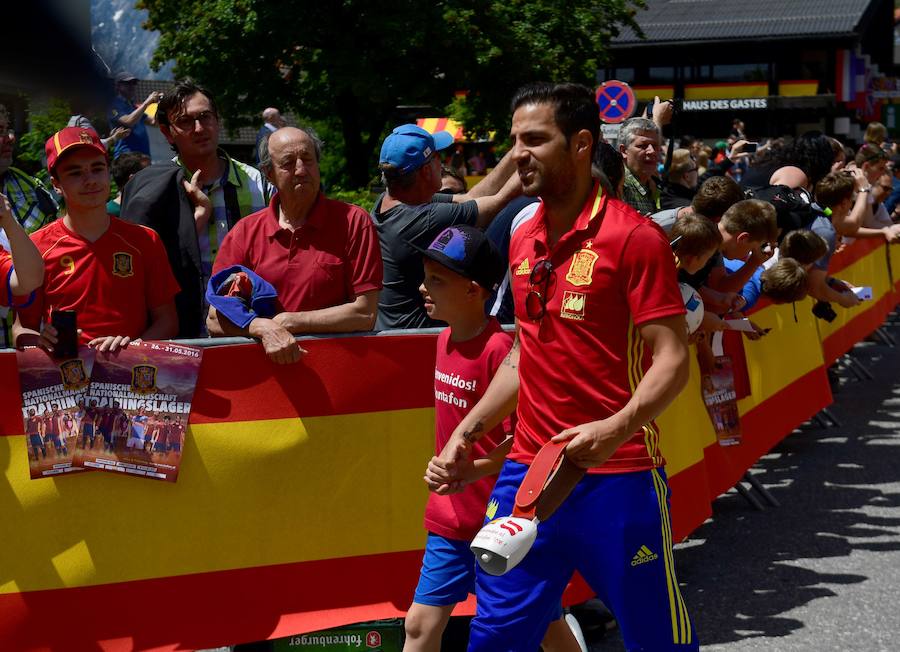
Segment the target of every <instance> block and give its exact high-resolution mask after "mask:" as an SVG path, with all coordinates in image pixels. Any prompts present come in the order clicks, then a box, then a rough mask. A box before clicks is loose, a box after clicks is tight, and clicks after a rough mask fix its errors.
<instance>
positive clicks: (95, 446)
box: [73, 342, 203, 482]
mask: <svg viewBox="0 0 900 652" xmlns="http://www.w3.org/2000/svg"><path fill="white" fill-rule="evenodd" d="M202 356H203V350H202V349H200V348H197V347H194V346H184V345H181V344H172V343H170V342H139V343H137V344H131V345H130V346H128V347H127V348H125V349H122V350H120V351H118V352H116V353H115V354H107V355H105V354H102V353H101V354H98V355H97V359H96V360H95V362H94V369H93V373H92V375H91V386H90V390H89V392H88V394H87V396H86V397H85V402H86V403H85V408H84V410H85V414H86V416H87V418H88V419H90V420H92V422H93V427H92V428H91V431H92V433H93V436H92V437H90V438H88V437H82V438H81V439H79V442H78V443H79V445H78V446H77V447H76V449H75V455H74V460H73V464H74V465H75V466H78V467H84V468H89V469H98V470H101V471H109V472H112V473H122V474H127V475H132V476H137V477H143V478H150V479H153V480H162V481H166V482H175V481H176V480H177V479H178V471H179V469H180V468H181V453H182V450H183V448H184V433H185V430H186V428H187V423H188V417H189V416H190V413H191V401H192V399H193V397H194V387H195V386H196V384H197V374H198V373H199V371H200V362H201V360H202Z"/></svg>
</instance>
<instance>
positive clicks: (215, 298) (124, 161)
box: [0, 72, 900, 362]
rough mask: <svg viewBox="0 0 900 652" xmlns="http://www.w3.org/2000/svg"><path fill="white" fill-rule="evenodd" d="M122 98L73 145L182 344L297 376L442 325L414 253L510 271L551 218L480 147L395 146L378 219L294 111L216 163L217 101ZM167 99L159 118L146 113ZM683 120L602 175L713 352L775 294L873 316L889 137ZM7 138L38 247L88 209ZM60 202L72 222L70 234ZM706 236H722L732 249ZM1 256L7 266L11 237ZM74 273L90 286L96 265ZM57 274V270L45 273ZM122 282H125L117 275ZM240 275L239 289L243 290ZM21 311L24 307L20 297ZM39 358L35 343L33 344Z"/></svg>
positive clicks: (633, 123) (4, 116) (1, 157)
mask: <svg viewBox="0 0 900 652" xmlns="http://www.w3.org/2000/svg"><path fill="white" fill-rule="evenodd" d="M114 81H115V87H116V90H117V95H116V99H115V103H114V106H113V108H112V110H111V112H110V123H109V132H110V134H113V133H115V134H116V136H115V137H112V138H109V139H103V140H101V139H100V138H99V135H98V134H97V133H96V132H95V131H94V130H93V129H92V128H91V127H90V126H89V124H90V123H87V122H86V120H85V121H81V120H80V118H81V117H82V116H73V118H79V120H75V121H74V123H73V122H72V121H70V126H69V127H67V128H66V129H63V130H62V131H60V132H59V134H60V135H65V136H64V138H73V139H77V140H78V142H76V143H74V144H75V145H79V144H81V145H87V144H89V143H93V142H100V143H101V145H102V146H104V147H106V148H107V149H109V156H108V159H107V160H105V161H103V163H102V164H103V165H104V166H106V165H107V161H109V166H110V167H109V170H106V169H104V170H103V171H101V173H100V175H101V176H106V177H107V178H108V176H109V173H110V172H111V174H112V176H113V178H114V180H115V182H116V189H117V194H115V196H112V197H106V196H104V197H103V199H104V205H105V206H106V209H105V212H104V211H103V210H101V211H100V217H99V218H98V219H100V221H104V220H109V223H110V225H111V227H110V228H112V229H113V230H115V228H117V225H118V222H117V221H113V218H112V217H108V218H107V217H104V214H109V215H110V216H121V220H122V221H123V222H131V223H134V224H139V225H143V226H146V227H149V229H151V230H152V232H153V235H154V237H155V238H157V239H158V241H159V242H160V243H161V245H162V246H163V247H164V249H165V251H166V254H167V260H168V263H169V265H168V267H169V269H170V270H171V273H172V275H173V277H174V280H175V282H176V283H177V287H178V291H177V293H176V294H175V297H174V300H175V306H176V312H177V317H176V318H175V320H174V321H175V323H177V327H176V329H175V332H174V333H170V332H169V331H168V330H167V331H166V335H177V336H178V337H181V338H195V337H205V336H207V335H212V336H219V335H234V334H244V335H256V336H257V337H259V338H260V339H261V340H262V341H263V342H264V344H265V346H266V350H267V352H268V353H269V354H270V356H271V357H272V358H273V359H277V360H278V361H281V362H288V361H293V360H296V359H297V358H298V357H299V355H301V353H302V350H301V349H300V347H299V346H297V345H296V343H295V342H294V338H293V335H295V334H300V333H310V332H346V331H367V330H372V329H376V330H383V329H395V328H419V327H427V326H436V325H439V322H436V321H434V320H432V319H431V318H429V317H428V315H427V314H426V312H425V310H424V307H423V303H422V297H421V295H420V293H419V286H420V285H421V282H422V278H423V272H422V264H421V256H420V255H419V253H418V249H417V248H423V247H427V246H428V245H429V244H430V242H431V241H432V240H433V238H434V237H435V235H436V234H437V233H439V232H441V230H443V229H444V228H446V227H448V226H453V225H457V224H459V225H470V226H475V227H477V228H480V229H483V230H486V231H487V233H488V236H489V238H490V239H491V241H492V242H493V244H494V245H495V246H496V247H497V248H498V250H499V251H500V253H501V254H502V255H506V251H507V250H508V246H509V239H510V237H511V236H512V233H514V232H515V230H516V229H517V228H519V227H520V226H521V225H522V224H523V223H525V222H527V221H528V219H530V217H531V216H533V215H534V213H535V211H536V208H537V200H536V198H532V197H523V196H520V195H521V190H520V183H519V181H518V176H517V175H516V174H515V169H516V163H515V162H514V161H512V160H510V158H509V157H505V158H503V159H501V160H499V161H497V160H496V157H495V156H494V148H493V147H491V148H490V151H488V150H486V149H481V150H479V151H478V152H477V153H475V154H473V155H472V156H471V157H470V158H469V160H465V154H464V151H465V150H464V149H463V146H462V145H461V144H459V143H455V142H454V141H453V139H452V137H451V136H450V135H449V134H447V133H445V132H441V133H438V134H434V135H432V134H429V133H428V132H426V131H425V130H424V129H421V128H419V127H416V126H415V125H400V126H398V127H397V128H396V129H394V130H393V132H392V133H391V134H390V135H389V136H388V137H387V138H386V139H385V141H384V145H383V148H382V150H381V157H380V166H379V172H380V174H381V179H382V182H383V185H384V193H383V194H382V195H381V197H379V198H378V199H377V201H376V202H375V207H374V209H373V210H372V212H371V215H370V216H367V215H366V214H365V213H364V211H362V210H360V209H359V208H358V207H353V206H349V205H347V204H342V203H341V202H336V201H332V200H330V199H328V198H327V197H325V194H324V192H323V191H322V188H321V187H320V178H319V169H318V163H319V158H320V156H321V150H322V147H323V144H322V143H321V142H320V141H319V140H318V137H317V136H316V134H315V133H314V132H312V131H310V130H308V129H305V128H300V129H297V128H294V127H287V122H286V120H285V119H284V118H283V117H282V115H281V114H280V112H279V111H278V109H276V108H273V107H269V108H266V109H265V110H264V111H263V112H262V118H263V121H264V125H263V126H262V127H261V128H260V130H259V134H258V136H257V147H256V150H255V156H254V158H255V161H256V165H255V167H254V166H251V165H249V164H245V163H242V162H240V161H237V160H235V159H232V158H231V157H230V156H229V155H228V154H227V153H226V152H225V151H224V150H223V149H221V148H220V147H219V133H220V128H221V125H220V116H219V113H218V110H217V107H216V103H215V98H214V95H213V93H212V92H211V91H210V90H208V89H206V88H203V87H202V86H200V85H198V84H196V83H194V82H192V81H190V80H184V81H181V82H179V83H177V84H176V85H175V86H174V88H173V89H172V90H171V91H169V92H167V93H165V95H162V94H157V93H151V94H150V96H148V97H147V98H146V99H144V100H143V101H141V102H139V103H138V102H137V101H136V98H135V97H134V95H135V87H136V86H135V79H134V76H133V75H131V74H129V73H127V72H123V73H120V74H118V75H117V76H116V77H115V79H114ZM157 102H158V108H157V109H156V111H155V112H154V117H152V118H151V117H149V116H148V115H147V113H148V107H150V106H151V104H153V103H157ZM672 114H673V104H672V103H671V102H660V101H657V102H655V103H653V104H652V110H651V113H650V114H648V115H645V116H641V117H634V118H631V119H629V120H627V121H626V122H625V123H624V124H623V125H622V126H621V130H620V133H619V138H618V143H617V147H613V146H611V145H609V144H607V143H600V146H599V147H598V148H597V150H596V153H595V160H594V174H595V175H596V176H597V177H598V178H600V179H602V181H603V184H604V187H605V188H606V191H607V192H609V193H611V194H612V195H614V196H616V197H618V198H620V199H621V200H623V201H624V202H625V203H627V204H629V205H631V206H632V207H633V208H634V209H635V210H637V211H638V212H639V213H641V214H643V215H646V216H647V217H648V218H649V219H651V220H653V221H654V222H656V223H657V224H658V225H659V226H660V227H661V228H662V229H663V230H664V231H665V232H666V233H668V234H669V235H670V237H671V239H672V248H673V251H674V253H675V257H676V261H677V264H678V266H679V280H680V281H681V282H682V283H686V284H688V285H690V286H692V287H693V288H695V289H696V290H697V291H698V292H699V293H700V296H701V297H702V298H703V301H704V305H705V308H706V311H705V312H706V314H705V317H704V321H703V324H702V327H701V329H700V332H699V334H698V335H697V337H698V338H700V339H703V337H704V333H707V334H708V333H709V332H711V331H716V330H721V329H724V328H726V319H724V318H725V317H734V316H735V315H737V313H740V312H741V311H743V310H747V309H748V308H749V307H750V306H751V305H752V304H753V303H754V302H755V300H756V299H757V298H758V296H759V295H760V293H761V294H762V295H763V296H769V298H770V299H772V300H775V301H788V300H790V301H797V300H799V299H801V298H803V297H805V296H806V295H807V294H809V295H811V296H812V297H814V298H815V299H816V300H817V301H819V302H821V303H827V304H837V305H838V306H841V307H843V308H853V307H854V306H856V305H857V304H858V303H859V299H858V297H857V296H856V295H855V294H854V293H853V291H852V290H851V288H850V287H849V286H847V285H846V284H844V283H842V282H840V281H839V280H838V279H834V278H832V277H831V276H829V274H828V262H829V260H830V258H831V256H832V255H833V254H834V253H835V252H836V251H838V250H840V248H842V247H845V246H847V244H849V243H850V242H852V241H853V240H854V239H858V238H879V239H883V240H885V241H886V242H888V243H893V242H895V241H896V240H897V239H898V238H900V225H898V224H895V220H896V219H898V217H900V153H898V152H897V151H896V145H895V144H893V143H891V142H889V141H888V140H887V131H886V129H885V128H884V126H883V125H881V124H879V123H872V124H870V125H869V127H868V129H867V130H866V135H865V142H864V143H863V144H862V145H861V146H860V147H859V148H858V149H857V150H853V149H851V148H850V147H848V146H847V145H845V144H844V143H841V142H840V141H838V140H837V139H836V138H833V137H830V136H827V135H825V134H822V133H818V132H810V133H806V134H802V135H801V136H798V137H795V138H782V137H776V138H759V142H757V143H752V142H750V140H749V138H748V137H747V135H746V132H745V130H746V126H745V125H744V123H743V122H742V121H741V120H740V119H735V121H734V123H733V128H732V130H731V132H730V133H729V134H728V135H727V137H726V138H725V139H724V140H710V141H709V144H707V143H706V142H705V141H704V140H701V139H699V138H696V137H694V136H691V135H687V134H681V135H679V134H672V135H670V136H669V138H668V139H666V138H664V136H663V134H664V131H665V130H666V129H667V125H668V124H669V123H670V121H671V118H672ZM85 125H88V126H85ZM147 125H158V127H159V129H160V131H161V132H162V134H163V136H164V137H165V138H166V140H167V141H168V142H169V144H170V145H171V147H172V150H173V152H174V157H173V159H172V161H171V163H168V164H157V165H150V159H149V156H148V151H147V148H146V128H147ZM123 134H124V135H123ZM0 136H2V143H0V183H2V190H3V194H4V195H5V196H6V197H7V198H8V201H7V203H8V206H9V207H10V210H11V213H12V215H13V216H14V217H15V220H16V222H17V223H18V224H19V225H20V226H21V228H22V229H23V230H24V231H25V232H27V233H35V236H34V239H35V241H36V242H40V241H41V240H46V238H47V237H48V236H47V234H48V233H50V232H51V231H54V230H58V229H60V228H61V225H64V226H71V225H70V224H69V222H73V221H74V222H77V220H78V217H77V214H78V202H77V201H75V200H73V199H69V198H66V197H65V185H64V184H62V183H61V180H60V179H59V178H58V175H56V172H55V170H53V169H51V176H52V188H45V187H44V185H42V184H41V183H40V182H39V181H38V180H36V179H34V178H33V177H31V176H29V175H28V174H26V173H24V172H22V171H21V170H18V169H17V168H15V167H12V161H13V144H14V137H13V135H12V133H11V131H10V118H9V115H8V113H7V112H6V110H5V109H3V108H2V107H0ZM58 137H59V135H57V138H58ZM675 139H677V141H678V142H677V147H676V146H675V142H674V140H675ZM668 141H671V142H668ZM74 149H78V148H77V147H76V148H74ZM74 149H73V152H74ZM49 151H50V143H49V142H48V152H49ZM94 151H95V153H99V151H100V150H99V148H97V147H94ZM64 154H65V152H63V154H61V156H64ZM489 159H490V160H489ZM99 164H100V163H99V162H98V165H99ZM473 169H474V170H475V171H476V172H479V173H486V176H484V178H483V179H482V180H481V181H480V182H479V183H478V184H477V185H475V186H474V187H473V188H471V189H469V188H468V187H467V181H466V175H467V174H469V173H470V172H472V170H473ZM108 186H109V183H108V179H107V181H106V182H105V184H101V186H100V188H99V190H98V193H99V194H102V193H104V192H107V194H108ZM61 199H62V200H63V201H64V202H65V209H66V210H65V211H64V212H63V213H64V215H65V216H66V218H65V220H63V221H62V222H60V223H59V224H57V225H56V226H54V221H55V220H56V218H57V215H58V213H59V207H58V206H59V202H60V200H61ZM249 216H252V218H251V219H244V218H247V217H249ZM495 216H496V218H497V219H496V220H495ZM703 220H706V221H709V222H711V223H712V224H715V225H716V226H717V235H718V237H717V238H715V237H713V236H714V235H716V234H714V233H713V232H712V230H710V229H704V228H703V225H702V221H703ZM41 229H49V231H41ZM7 230H9V229H7ZM54 232H55V231H54ZM10 235H13V234H10ZM69 235H73V236H75V235H77V236H79V237H81V238H84V239H86V240H87V241H89V242H95V241H96V240H97V239H98V238H100V236H101V235H102V234H100V233H92V234H90V235H86V234H85V233H81V232H78V231H77V229H76V232H75V233H74V234H69ZM101 239H102V238H101ZM695 239H698V241H697V242H694V240H695ZM713 240H715V241H716V244H715V246H712V244H710V243H712V241H713ZM19 244H20V246H19V249H20V250H21V249H22V247H21V243H19ZM0 245H3V246H4V249H10V246H9V245H10V243H9V242H8V241H7V240H3V241H0ZM19 255H20V256H24V255H25V254H24V253H23V254H19ZM8 257H9V256H8V255H6V258H8ZM73 260H74V259H73ZM701 260H702V263H703V264H698V263H699V261H701ZM66 261H67V262H68V261H69V259H68V258H67V259H66ZM73 264H74V263H73ZM226 268H227V269H233V270H234V271H236V273H237V274H239V275H241V276H240V279H241V280H243V278H244V277H245V276H246V275H247V274H250V275H251V276H250V277H249V280H250V281H251V283H250V284H249V285H248V286H247V287H248V288H249V290H246V292H248V293H249V294H247V296H245V297H244V298H243V303H242V304H241V305H242V306H243V307H244V312H245V313H246V314H244V313H241V315H240V316H238V317H235V316H234V314H233V313H232V312H227V311H226V312H224V313H222V312H221V311H217V310H216V305H218V304H222V303H223V300H222V299H221V298H219V297H222V296H226V295H227V294H228V292H234V291H236V290H235V289H234V288H233V287H232V285H233V284H232V283H224V284H223V283H221V282H220V283H219V284H218V285H217V286H216V287H211V284H210V280H211V279H212V277H213V275H214V273H216V272H219V271H221V270H223V269H226ZM72 269H73V270H75V272H78V271H80V265H78V264H74V267H73V268H72ZM68 271H69V272H70V273H69V274H68V275H69V276H74V277H79V278H81V277H80V275H79V274H77V273H72V271H71V270H68ZM55 272H56V270H51V269H50V268H49V267H48V270H47V273H48V274H50V273H55ZM109 273H110V274H111V275H112V276H113V277H114V278H116V277H117V276H116V272H115V269H114V266H110V270H109ZM26 276H27V275H26ZM257 277H259V280H261V281H263V282H265V283H266V284H267V287H271V288H272V291H273V292H274V293H275V294H276V296H277V298H276V299H275V301H274V302H273V303H272V306H273V307H272V309H271V313H272V314H268V315H262V314H256V313H255V312H254V311H253V309H252V300H253V292H254V291H257V292H258V291H259V288H258V284H257V285H253V283H252V281H255V280H256V279H257ZM225 278H226V279H231V281H233V280H234V273H232V274H228V275H226V276H225ZM509 280H510V279H509V275H507V278H505V279H503V280H502V281H501V283H500V284H499V286H498V288H495V290H494V293H493V296H492V298H491V300H490V301H489V302H488V309H489V311H490V313H491V314H493V315H495V316H497V317H498V318H499V319H500V320H501V322H505V323H510V322H511V321H512V320H513V310H512V301H511V295H510V291H509V287H510V283H509ZM46 283H47V280H45V285H46ZM10 289H14V286H11V288H10ZM39 294H40V293H39ZM89 294H90V295H91V300H92V301H97V300H98V299H97V298H96V297H97V295H96V293H95V292H90V293H89ZM230 298H233V297H230ZM751 298H752V299H751ZM6 299H8V301H7V305H9V304H10V303H11V302H14V299H15V297H6ZM211 304H212V307H211ZM54 305H55V306H56V307H57V308H60V309H61V308H63V307H69V308H71V307H73V305H74V304H66V305H65V306H64V305H63V304H59V303H55V304H54ZM232 305H234V304H232ZM820 309H821V310H823V311H824V312H825V313H827V312H828V310H825V309H824V308H820ZM6 310H7V311H8V310H9V309H8V308H7V309H6ZM28 310H29V311H33V310H34V308H29V309H28ZM104 311H106V307H104V308H103V309H102V310H99V311H97V310H95V312H104ZM4 316H5V315H4ZM228 316H231V317H232V318H234V319H235V320H236V321H237V324H235V323H232V321H230V320H229V319H228ZM248 316H249V319H248ZM86 319H89V317H88V316H87V315H86V314H85V315H81V322H80V324H81V325H82V326H83V327H84V328H83V332H86V333H92V334H93V335H96V336H98V337H99V336H101V335H102V336H128V337H130V338H135V337H140V336H141V335H142V334H144V328H143V327H144V326H145V325H146V324H142V325H141V328H134V327H133V328H131V329H130V330H129V329H127V328H124V325H122V324H109V326H108V328H107V330H104V331H102V332H93V330H92V326H93V325H92V324H90V323H84V322H85V320H86ZM31 321H32V323H30V328H25V327H24V324H23V325H22V326H21V328H19V329H18V330H17V334H18V336H19V337H25V336H24V335H23V334H24V333H26V332H28V331H34V330H35V329H39V328H40V323H39V321H34V320H33V319H32V320H31ZM12 323H13V321H12V314H10V315H9V317H8V318H7V319H6V320H5V321H4V326H5V328H4V333H3V334H4V340H3V342H2V343H3V344H4V345H7V346H12V345H14V344H15V343H16V341H15V340H14V338H13V337H12V333H11V328H10V326H11V325H12ZM254 324H255V325H254ZM751 336H752V335H751ZM23 341H27V337H25V339H24V340H20V341H19V342H18V343H19V344H21V343H22V342H23Z"/></svg>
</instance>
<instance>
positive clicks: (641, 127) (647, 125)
mask: <svg viewBox="0 0 900 652" xmlns="http://www.w3.org/2000/svg"><path fill="white" fill-rule="evenodd" d="M644 132H651V133H654V134H656V135H657V137H658V136H659V135H660V133H659V127H657V126H656V123H655V122H653V120H650V119H649V118H629V119H628V120H626V121H625V122H623V123H622V129H621V130H620V131H619V144H620V145H624V146H625V147H626V148H628V147H631V143H633V142H634V139H635V138H637V137H638V135H639V134H641V133H644Z"/></svg>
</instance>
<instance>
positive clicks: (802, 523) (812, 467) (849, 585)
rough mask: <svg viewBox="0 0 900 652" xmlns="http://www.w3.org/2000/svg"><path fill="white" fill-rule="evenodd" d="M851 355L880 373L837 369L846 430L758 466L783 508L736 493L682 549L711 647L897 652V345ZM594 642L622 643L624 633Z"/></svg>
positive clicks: (793, 443) (737, 651) (897, 331)
mask: <svg viewBox="0 0 900 652" xmlns="http://www.w3.org/2000/svg"><path fill="white" fill-rule="evenodd" d="M887 328H888V332H889V333H891V334H893V335H894V337H895V338H898V340H900V327H898V326H889V327H887ZM853 355H854V356H855V358H856V359H857V360H859V361H860V362H861V363H863V364H864V365H865V366H866V367H867V368H868V369H869V370H870V371H871V372H872V374H873V375H874V377H875V379H874V380H865V381H861V380H859V379H857V378H856V377H855V376H854V375H853V374H851V373H850V372H849V371H848V370H841V371H839V372H838V373H837V374H836V378H835V383H834V385H833V387H834V388H835V390H836V391H835V403H834V405H833V406H832V407H831V408H830V410H831V412H832V414H833V415H834V416H835V417H836V418H837V420H838V421H840V423H841V425H840V426H839V427H837V426H832V427H829V428H821V427H818V426H815V425H813V424H806V425H804V426H802V427H801V428H799V429H798V430H796V431H795V432H794V433H793V434H791V435H790V436H788V437H787V438H786V439H785V440H784V441H783V442H782V443H781V444H779V445H778V446H777V447H776V448H775V449H774V450H773V451H772V452H771V453H770V454H769V455H767V456H766V457H764V458H763V459H762V460H760V462H759V463H758V464H757V465H756V466H755V467H754V468H753V469H752V473H753V474H754V476H755V477H756V478H757V479H758V480H760V481H761V482H762V483H763V484H764V485H765V486H766V487H767V488H768V489H769V490H770V491H771V493H772V495H773V496H774V497H775V498H776V499H777V500H778V501H779V502H780V504H781V506H780V507H778V508H767V509H765V510H764V511H757V510H756V509H754V508H753V507H751V506H750V504H749V503H748V502H747V501H746V500H745V499H744V498H743V497H742V496H740V495H739V494H737V493H736V492H735V491H734V490H732V491H731V492H729V493H728V494H726V495H724V496H721V497H720V498H719V499H718V500H717V501H716V502H715V504H714V505H713V512H714V515H713V517H712V518H711V519H710V520H708V521H707V522H706V523H705V524H704V525H703V526H701V527H700V528H699V529H698V530H697V531H696V532H694V534H693V535H692V536H691V537H690V539H688V541H686V542H685V543H683V544H680V545H679V546H677V547H676V552H675V560H676V564H677V572H678V577H679V580H680V582H681V583H682V591H683V595H684V598H685V601H686V603H687V606H688V608H689V610H690V614H691V617H692V619H693V621H694V625H695V628H696V630H697V633H698V635H699V638H700V641H701V644H702V649H703V650H710V651H727V652H743V651H745V650H753V651H759V650H765V651H767V652H770V651H771V652H782V651H783V652H806V651H810V652H813V651H815V652H821V651H830V650H840V651H842V652H843V651H860V652H880V651H895V650H900V373H898V370H900V346H898V347H897V348H890V347H888V346H886V345H884V344H874V343H871V342H864V343H862V344H859V345H857V347H856V348H855V349H854V351H853ZM591 643H592V645H591V650H592V652H612V651H618V650H623V649H624V647H623V646H622V643H621V639H620V638H619V636H618V633H617V632H616V631H613V632H611V633H609V634H607V635H606V636H605V637H604V638H603V639H602V640H600V641H596V642H594V641H592V642H591Z"/></svg>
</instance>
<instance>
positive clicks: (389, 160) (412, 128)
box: [378, 124, 453, 176]
mask: <svg viewBox="0 0 900 652" xmlns="http://www.w3.org/2000/svg"><path fill="white" fill-rule="evenodd" d="M452 144H453V135H452V134H451V133H450V132H448V131H438V132H437V133H434V134H430V133H428V132H427V131H425V130H424V129H422V128H421V127H418V126H416V125H414V124H405V125H400V126H399V127H397V128H396V129H394V130H393V131H392V132H391V134H390V135H389V136H388V137H387V138H385V139H384V143H382V145H381V156H380V157H379V159H378V163H379V165H390V166H391V168H392V169H391V172H392V174H395V175H397V176H400V175H404V174H408V173H409V172H412V171H413V170H418V169H419V168H420V167H422V166H423V165H424V164H425V161H427V160H428V157H430V156H431V155H432V154H434V153H435V152H439V151H441V150H442V149H447V148H448V147H450V145H452Z"/></svg>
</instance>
